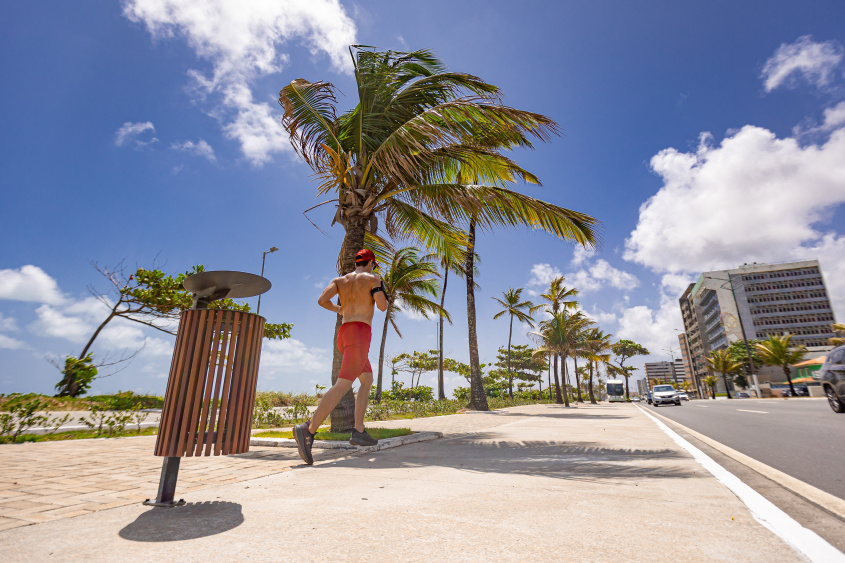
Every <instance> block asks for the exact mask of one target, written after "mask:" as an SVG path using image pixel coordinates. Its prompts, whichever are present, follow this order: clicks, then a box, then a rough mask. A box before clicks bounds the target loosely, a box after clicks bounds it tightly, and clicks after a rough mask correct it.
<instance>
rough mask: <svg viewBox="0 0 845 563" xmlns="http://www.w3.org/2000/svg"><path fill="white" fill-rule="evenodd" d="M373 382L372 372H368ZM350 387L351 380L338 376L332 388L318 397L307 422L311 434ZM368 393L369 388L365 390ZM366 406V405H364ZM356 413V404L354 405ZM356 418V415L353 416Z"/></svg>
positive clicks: (315, 431)
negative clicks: (315, 407)
mask: <svg viewBox="0 0 845 563" xmlns="http://www.w3.org/2000/svg"><path fill="white" fill-rule="evenodd" d="M372 382H373V374H370V384H371V385H372ZM351 388H352V382H351V381H350V380H348V379H341V378H338V379H337V382H336V383H335V384H334V385H332V388H331V389H329V390H328V391H326V394H325V395H323V398H322V399H320V404H319V405H317V410H316V411H314V414H312V415H311V422H310V423H309V424H308V431H309V432H311V433H312V434H316V433H317V429H318V428H319V427H320V425H321V424H323V421H324V420H326V418H327V417H328V416H329V415H330V414H331V412H332V411H333V410H334V408H335V407H336V406H337V404H338V403H339V402H340V399H341V398H343V396H344V395H346V392H347V391H349V390H350V389H351ZM367 392H368V393H369V390H368V391H367ZM364 408H366V405H365V407H364ZM355 410H356V413H357V410H358V409H357V406H356V409H355ZM355 418H356V420H357V418H358V417H357V416H356V417H355Z"/></svg>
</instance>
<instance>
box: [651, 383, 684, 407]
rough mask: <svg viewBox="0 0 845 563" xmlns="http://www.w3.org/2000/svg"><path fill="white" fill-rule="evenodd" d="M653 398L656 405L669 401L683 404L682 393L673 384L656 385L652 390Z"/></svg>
mask: <svg viewBox="0 0 845 563" xmlns="http://www.w3.org/2000/svg"><path fill="white" fill-rule="evenodd" d="M651 400H652V402H653V403H654V406H655V407H659V406H660V405H665V404H668V403H672V404H675V405H678V406H679V407H680V406H681V395H680V393H678V391H676V390H675V388H674V387H672V386H671V385H655V386H654V388H652V390H651Z"/></svg>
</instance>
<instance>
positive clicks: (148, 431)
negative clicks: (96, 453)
mask: <svg viewBox="0 0 845 563" xmlns="http://www.w3.org/2000/svg"><path fill="white" fill-rule="evenodd" d="M156 434H158V428H142V429H141V431H140V432H138V431H137V430H124V431H123V432H115V433H113V434H107V433H102V434H98V433H97V431H96V430H69V431H67V432H54V433H53V434H21V435H20V436H18V439H17V442H16V443H21V442H57V441H63V440H86V439H90V438H125V437H127V436H155V435H156ZM9 443H11V437H0V444H9Z"/></svg>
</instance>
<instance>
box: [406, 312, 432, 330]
mask: <svg viewBox="0 0 845 563" xmlns="http://www.w3.org/2000/svg"><path fill="white" fill-rule="evenodd" d="M399 313H400V314H401V315H402V316H403V317H405V318H406V319H408V320H409V321H430V320H433V319H436V318H437V317H436V316H434V315H429V316H428V318H426V317H425V315H423V314H422V313H417V312H416V311H410V310H408V309H403V308H400V309H399ZM400 330H401V329H400Z"/></svg>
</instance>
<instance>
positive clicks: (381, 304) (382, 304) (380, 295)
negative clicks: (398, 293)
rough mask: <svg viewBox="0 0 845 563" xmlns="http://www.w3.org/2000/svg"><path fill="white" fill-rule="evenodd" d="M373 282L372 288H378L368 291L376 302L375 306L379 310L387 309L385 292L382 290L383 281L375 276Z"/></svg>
mask: <svg viewBox="0 0 845 563" xmlns="http://www.w3.org/2000/svg"><path fill="white" fill-rule="evenodd" d="M375 278H376V279H375V283H374V284H373V290H375V289H378V291H376V292H375V293H373V291H372V290H370V293H372V295H373V299H374V300H375V302H376V307H378V310H379V311H387V293H385V291H384V281H383V280H382V279H381V278H380V277H379V276H378V275H376V276H375Z"/></svg>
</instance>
